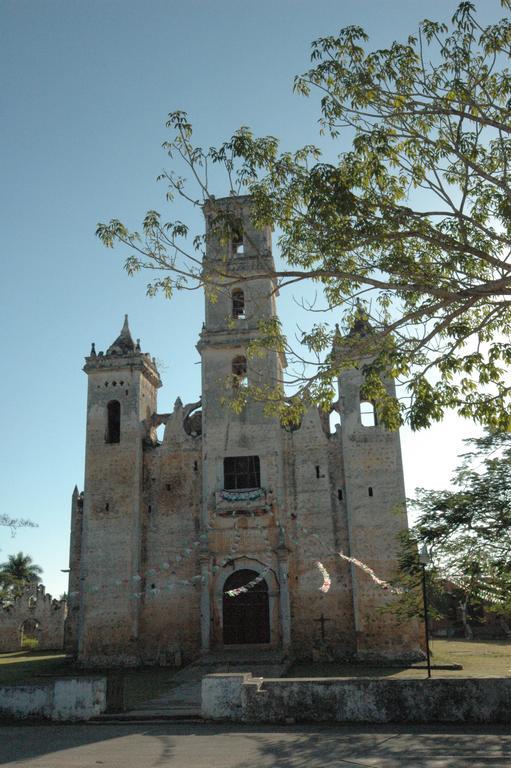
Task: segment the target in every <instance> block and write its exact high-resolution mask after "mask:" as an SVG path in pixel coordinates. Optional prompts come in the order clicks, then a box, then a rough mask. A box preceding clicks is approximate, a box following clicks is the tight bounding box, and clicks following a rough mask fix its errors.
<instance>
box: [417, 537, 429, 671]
mask: <svg viewBox="0 0 511 768" xmlns="http://www.w3.org/2000/svg"><path fill="white" fill-rule="evenodd" d="M419 562H420V564H421V566H422V599H423V601H424V629H425V632H426V658H427V664H428V678H429V677H431V655H430V652H429V626H428V625H429V622H428V593H427V591H426V566H427V565H428V564H429V563H430V562H431V557H430V556H429V552H428V548H427V546H426V545H425V544H424V545H423V547H422V549H421V551H420V554H419Z"/></svg>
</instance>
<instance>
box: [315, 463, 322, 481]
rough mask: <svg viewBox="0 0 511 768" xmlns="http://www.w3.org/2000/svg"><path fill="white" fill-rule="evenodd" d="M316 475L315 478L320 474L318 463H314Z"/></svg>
mask: <svg viewBox="0 0 511 768" xmlns="http://www.w3.org/2000/svg"><path fill="white" fill-rule="evenodd" d="M316 477H317V478H320V477H321V475H320V468H319V464H316Z"/></svg>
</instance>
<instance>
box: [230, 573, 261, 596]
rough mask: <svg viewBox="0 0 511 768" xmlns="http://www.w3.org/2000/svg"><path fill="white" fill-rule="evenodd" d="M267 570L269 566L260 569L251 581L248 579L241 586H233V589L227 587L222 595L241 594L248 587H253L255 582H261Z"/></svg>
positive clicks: (247, 589) (248, 588)
mask: <svg viewBox="0 0 511 768" xmlns="http://www.w3.org/2000/svg"><path fill="white" fill-rule="evenodd" d="M269 570H270V567H269V566H266V568H265V569H264V571H261V573H260V574H259V576H257V577H256V578H255V579H252V581H248V582H247V583H246V584H243V586H242V587H235V589H228V590H227V591H226V592H224V595H227V596H228V597H237V596H238V595H242V594H244V593H245V592H248V591H249V590H250V589H252V588H253V587H255V586H256V584H260V583H261V581H262V580H263V579H264V578H265V576H266V574H267V573H268V571H269Z"/></svg>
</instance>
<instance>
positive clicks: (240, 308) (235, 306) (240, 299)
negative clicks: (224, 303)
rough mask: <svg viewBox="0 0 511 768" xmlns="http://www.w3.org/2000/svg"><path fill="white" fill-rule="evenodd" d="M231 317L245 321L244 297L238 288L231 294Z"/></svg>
mask: <svg viewBox="0 0 511 768" xmlns="http://www.w3.org/2000/svg"><path fill="white" fill-rule="evenodd" d="M231 296H232V316H233V317H235V318H239V319H240V320H244V319H245V295H244V293H243V291H242V290H241V289H240V288H236V289H235V290H234V291H233V292H232V294H231Z"/></svg>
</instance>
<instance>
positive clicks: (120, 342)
mask: <svg viewBox="0 0 511 768" xmlns="http://www.w3.org/2000/svg"><path fill="white" fill-rule="evenodd" d="M130 352H135V342H134V341H133V339H132V336H131V332H130V327H129V324H128V315H124V323H123V326H122V328H121V332H120V334H119V336H118V337H117V338H116V340H115V341H114V343H113V344H111V345H110V346H109V347H108V349H107V355H126V354H129V353H130Z"/></svg>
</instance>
